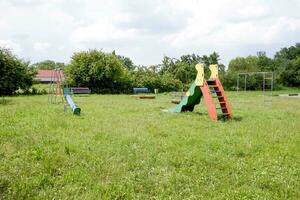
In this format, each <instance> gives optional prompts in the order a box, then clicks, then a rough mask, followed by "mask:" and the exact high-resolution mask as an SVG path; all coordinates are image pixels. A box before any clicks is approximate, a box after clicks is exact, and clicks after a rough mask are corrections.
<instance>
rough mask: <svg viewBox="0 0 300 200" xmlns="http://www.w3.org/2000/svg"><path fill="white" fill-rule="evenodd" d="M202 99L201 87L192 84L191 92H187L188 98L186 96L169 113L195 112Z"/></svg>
mask: <svg viewBox="0 0 300 200" xmlns="http://www.w3.org/2000/svg"><path fill="white" fill-rule="evenodd" d="M201 97H202V92H201V90H200V87H199V86H196V84H195V83H192V85H191V86H190V89H189V91H188V92H187V96H185V97H184V98H183V99H182V100H181V102H180V103H179V104H178V105H177V106H176V107H175V108H172V109H169V110H168V111H169V112H173V113H179V112H185V111H191V112H192V111H193V110H194V107H195V105H197V104H199V103H200V100H201Z"/></svg>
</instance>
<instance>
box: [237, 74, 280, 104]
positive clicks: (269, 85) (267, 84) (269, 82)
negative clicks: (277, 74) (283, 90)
mask: <svg viewBox="0 0 300 200" xmlns="http://www.w3.org/2000/svg"><path fill="white" fill-rule="evenodd" d="M260 75H261V76H262V91H263V97H264V101H265V102H266V101H269V102H272V96H273V88H274V73H273V72H240V73H238V75H237V80H236V91H237V92H239V91H240V77H244V88H243V90H244V92H246V91H247V77H251V76H260ZM268 91H269V92H270V95H267V92H268ZM267 96H269V97H270V98H269V99H267V98H266V97H267Z"/></svg>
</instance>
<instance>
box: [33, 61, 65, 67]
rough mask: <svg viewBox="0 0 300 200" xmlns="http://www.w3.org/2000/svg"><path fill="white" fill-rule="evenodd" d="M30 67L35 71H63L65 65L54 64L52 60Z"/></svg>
mask: <svg viewBox="0 0 300 200" xmlns="http://www.w3.org/2000/svg"><path fill="white" fill-rule="evenodd" d="M31 67H33V68H36V69H58V68H59V69H64V68H65V64H64V63H60V62H55V61H52V60H44V61H41V62H37V63H34V64H33V65H32V66H31Z"/></svg>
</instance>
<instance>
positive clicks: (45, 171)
mask: <svg viewBox="0 0 300 200" xmlns="http://www.w3.org/2000/svg"><path fill="white" fill-rule="evenodd" d="M227 94H228V97H229V101H230V104H231V107H232V110H233V114H234V119H233V120H231V121H228V122H217V123H215V122H212V121H210V119H209V117H208V116H207V114H206V109H205V107H204V105H203V102H201V103H200V105H198V106H197V107H196V110H195V112H193V113H182V114H171V113H164V112H161V109H163V108H169V107H172V106H174V105H173V104H171V103H170V100H171V97H170V96H169V95H167V94H161V95H159V96H158V97H157V99H155V100H136V99H134V98H131V97H130V96H129V95H89V96H75V97H74V101H75V102H76V103H77V104H78V105H79V106H80V107H81V108H82V114H81V116H74V115H72V114H71V112H70V110H68V112H67V113H64V112H63V105H62V104H60V105H50V104H48V103H47V96H28V97H26V96H19V97H6V98H5V99H7V101H9V103H8V104H0V125H1V126H0V145H1V146H0V160H1V165H0V197H1V198H2V199H19V198H25V199H52V198H55V199H59V198H61V199H149V198H152V199H169V198H170V199H299V197H300V194H299V188H300V187H299V178H300V177H299V175H300V173H299V166H300V165H299V145H300V143H299V139H300V137H299V136H300V131H299V130H300V122H299V119H300V99H291V98H283V97H273V98H272V102H271V103H270V102H266V103H265V102H264V99H263V97H262V96H260V94H261V93H257V92H250V93H239V94H237V93H235V92H228V93H227Z"/></svg>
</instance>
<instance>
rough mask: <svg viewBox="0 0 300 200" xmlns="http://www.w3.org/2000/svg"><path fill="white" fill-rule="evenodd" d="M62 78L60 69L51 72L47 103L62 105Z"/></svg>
mask: <svg viewBox="0 0 300 200" xmlns="http://www.w3.org/2000/svg"><path fill="white" fill-rule="evenodd" d="M62 77H63V71H62V70H60V69H54V70H52V71H51V79H50V84H49V91H48V102H49V103H63V102H64V98H63V92H62Z"/></svg>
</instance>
